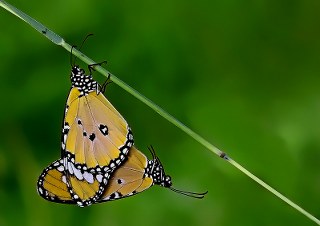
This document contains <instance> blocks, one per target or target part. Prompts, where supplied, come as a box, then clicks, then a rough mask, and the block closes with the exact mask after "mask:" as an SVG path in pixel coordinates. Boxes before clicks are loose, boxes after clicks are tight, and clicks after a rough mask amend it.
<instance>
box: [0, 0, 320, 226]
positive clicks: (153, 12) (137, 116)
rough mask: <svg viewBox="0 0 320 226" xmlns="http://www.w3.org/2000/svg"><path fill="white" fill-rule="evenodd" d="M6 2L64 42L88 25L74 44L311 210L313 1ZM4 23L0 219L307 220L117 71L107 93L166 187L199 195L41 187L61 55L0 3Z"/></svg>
mask: <svg viewBox="0 0 320 226" xmlns="http://www.w3.org/2000/svg"><path fill="white" fill-rule="evenodd" d="M10 3H11V4H13V5H14V6H16V7H18V8H19V9H21V10H22V11H24V12H26V13H27V14H29V15H30V16H32V17H33V18H35V19H37V20H38V21H40V22H41V23H43V24H44V25H46V26H48V27H49V28H50V29H52V30H53V31H55V32H57V33H58V34H59V35H61V36H62V37H64V38H65V39H66V41H68V42H69V43H70V44H78V45H79V44H80V43H81V41H82V40H83V38H84V36H85V35H86V34H88V33H94V34H95V36H93V37H92V38H90V39H89V40H88V41H87V42H86V44H85V46H84V48H83V52H85V53H86V54H87V55H89V56H90V57H92V58H93V59H95V60H96V61H102V60H107V61H108V65H107V68H108V69H109V70H110V71H111V72H112V73H114V74H115V75H116V76H118V77H119V78H120V79H122V80H124V81H125V82H127V83H128V84H129V85H131V86H133V87H134V88H135V89H137V90H138V91H139V92H141V93H143V94H144V95H146V96H147V97H148V98H150V99H152V100H153V101H155V102H156V103H157V104H159V105H160V106H162V107H163V108H164V109H166V110H167V111H168V112H170V113H171V114H173V115H174V116H176V117H177V119H179V120H181V121H182V122H184V123H185V124H186V125H188V126H190V127H191V128H192V129H194V130H195V131H196V132H198V133H199V134H201V135H203V136H204V137H205V138H207V139H208V140H209V141H210V142H212V143H213V144H215V145H216V146H218V147H219V148H221V149H222V150H224V151H226V152H227V153H228V154H229V155H230V156H231V157H233V158H234V159H235V160H236V161H238V162H239V163H240V164H242V165H244V166H245V167H246V168H248V169H249V170H250V171H252V172H254V173H256V175H257V176H259V177H261V178H262V179H263V180H265V181H266V182H268V183H270V184H271V185H272V186H274V187H275V188H277V189H278V190H279V191H280V192H283V193H284V194H285V195H287V196H288V197H289V198H291V199H292V200H293V201H295V202H297V203H298V204H300V205H301V206H302V207H303V208H305V209H306V210H308V211H310V212H311V213H313V214H314V215H315V216H317V217H318V218H319V217H320V212H319V206H318V205H319V202H320V171H319V165H320V151H319V150H320V126H319V125H320V92H319V86H320V69H319V65H320V64H319V62H320V54H319V53H320V41H319V40H320V29H319V21H320V14H319V11H320V2H319V1H318V0H306V1H286V0H284V1H275V0H271V1H263V0H262V1H261V0H260V1H208V0H198V1H183V0H172V1H167V0H165V1H160V2H159V1H146V0H140V1H114V0H108V1H99V0H90V1H89V0H82V1H76V0H69V1H61V0H60V1H59V0H58V1H45V2H44V1H39V0H30V1H22V0H11V1H10ZM0 27H1V35H0V49H1V51H0V59H1V63H0V74H1V76H0V92H1V108H0V109H1V110H0V111H1V114H0V126H1V130H0V137H1V139H0V180H1V185H0V200H1V207H0V208H1V209H0V210H1V211H0V225H1V226H11V225H26V226H38V225H39V226H40V225H41V226H42V225H47V226H53V225H59V226H66V225H68V226H70V225H77V226H82V225H92V226H100V225H101V226H102V225H113V226H116V225H185V226H186V225H220V226H222V225H261V226H264V225H314V223H313V222H311V221H309V220H308V219H307V218H305V217H304V216H302V215H301V214H300V213H298V212H297V211H295V210H294V209H292V208H290V207H288V206H287V205H285V204H284V203H283V202H281V201H280V200H278V199H277V198H275V197H274V196H273V195H271V194H270V193H268V192H266V191H265V190H264V189H261V187H260V186H258V185H257V184H255V183H254V182H252V181H251V180H250V179H249V178H247V177H245V176H244V175H243V174H241V173H240V172H239V171H237V170H236V169H235V168H233V167H231V166H230V165H229V164H226V163H225V162H223V161H221V159H219V158H217V157H216V156H214V155H212V154H211V153H210V152H208V151H207V150H205V148H204V147H202V146H200V145H199V144H198V143H197V142H195V141H194V140H192V139H190V137H188V136H186V135H185V134H184V133H182V132H181V131H180V130H178V129H177V128H175V127H174V126H172V125H171V124H169V123H168V122H167V121H165V120H164V119H162V118H161V117H159V116H158V115H157V114H156V113H155V112H153V111H151V110H150V109H148V108H147V107H146V106H145V105H143V104H142V103H140V102H139V101H137V100H136V99H134V98H133V97H132V96H130V95H129V94H127V93H126V92H125V91H123V90H121V89H120V88H119V87H117V86H116V85H114V84H111V85H109V86H108V87H107V91H106V96H107V97H108V98H109V100H110V101H111V102H112V103H113V104H114V106H115V107H116V108H117V109H118V110H119V111H120V112H121V113H122V114H123V116H124V117H125V118H126V119H127V121H128V122H129V124H130V125H131V127H132V128H133V132H134V135H135V143H136V145H137V146H138V147H139V148H140V149H141V150H143V151H144V152H145V153H146V154H148V153H147V149H146V147H147V145H150V144H152V145H153V146H154V147H155V148H156V150H157V153H158V155H159V157H160V158H161V160H162V162H163V163H164V166H165V168H166V172H167V173H168V174H170V175H171V176H172V177H173V181H174V185H175V187H177V188H181V189H185V190H194V191H205V190H208V191H209V193H208V195H207V197H206V198H205V199H203V200H194V199H191V198H187V197H183V196H180V195H178V194H175V193H173V192H171V191H169V190H166V189H163V188H159V187H153V188H151V189H149V190H147V191H146V192H143V193H142V194H139V195H137V196H135V197H131V198H128V199H123V200H119V201H113V202H109V203H105V204H99V205H93V206H92V207H89V208H79V207H76V206H67V205H61V204H55V203H50V202H47V201H45V200H43V199H42V198H40V197H39V196H38V195H37V192H36V189H35V187H36V180H37V177H38V175H39V174H40V172H41V171H42V169H43V168H44V167H46V166H47V165H48V164H49V163H50V162H52V161H53V160H55V159H57V158H58V156H59V155H60V131H61V121H62V116H63V111H64V104H65V100H66V97H67V94H68V91H69V87H70V81H69V74H70V62H69V57H70V55H69V53H68V52H66V51H65V50H64V49H62V48H60V47H58V46H55V45H53V44H52V43H50V42H49V41H48V40H47V39H45V38H44V37H42V36H41V35H39V34H38V33H37V32H35V31H34V30H33V29H32V28H31V27H29V26H27V25H26V24H25V23H23V22H22V21H20V20H19V19H17V18H16V17H14V16H12V15H11V14H9V13H8V12H6V11H5V10H3V9H1V15H0ZM79 63H80V64H81V62H79ZM82 66H83V67H85V65H82ZM95 78H96V79H98V80H99V81H104V80H105V78H104V77H102V76H100V75H99V74H98V73H96V74H95Z"/></svg>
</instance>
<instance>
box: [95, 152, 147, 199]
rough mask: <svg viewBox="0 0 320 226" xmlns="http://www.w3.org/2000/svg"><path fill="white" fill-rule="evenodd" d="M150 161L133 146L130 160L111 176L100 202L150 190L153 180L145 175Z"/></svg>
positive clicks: (129, 156)
mask: <svg viewBox="0 0 320 226" xmlns="http://www.w3.org/2000/svg"><path fill="white" fill-rule="evenodd" d="M148 161H149V160H148V159H147V158H146V156H145V155H144V154H143V153H141V152H140V151H139V150H138V149H136V148H135V147H134V146H132V147H131V149H130V153H129V155H128V160H127V161H126V162H125V163H124V164H123V165H122V166H121V167H120V168H118V169H117V170H116V171H115V172H114V173H113V174H112V175H111V177H110V179H109V182H108V185H107V187H106V189H105V191H104V193H103V195H102V196H101V197H100V199H99V202H106V201H110V200H115V199H120V198H125V197H128V196H131V195H134V194H137V193H140V192H142V191H144V190H146V189H148V188H150V187H151V186H152V185H153V179H152V178H151V177H149V176H147V175H146V174H145V170H146V168H147V167H148Z"/></svg>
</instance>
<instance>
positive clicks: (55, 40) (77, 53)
mask: <svg viewBox="0 0 320 226" xmlns="http://www.w3.org/2000/svg"><path fill="white" fill-rule="evenodd" d="M0 6H1V7H3V8H5V9H6V10H7V11H9V12H11V13H12V14H14V15H15V16H17V17H18V18H20V19H22V20H23V21H25V22H26V23H28V24H29V25H30V26H32V27H33V28H34V29H36V30H37V31H38V32H40V33H41V34H42V35H44V36H45V37H47V38H48V39H49V40H50V41H52V42H53V43H54V44H56V45H60V46H62V47H63V48H65V49H66V50H67V51H69V52H70V51H71V45H69V44H68V43H66V42H65V41H64V39H63V38H61V37H60V36H59V35H57V34H56V33H54V32H53V31H51V30H49V29H48V28H47V27H45V26H44V25H42V24H41V23H39V22H38V21H36V20H34V19H33V18H32V17H30V16H28V15H27V14H25V13H23V12H22V11H20V10H18V9H17V8H15V7H14V6H12V5H10V4H8V3H6V2H5V1H3V0H0ZM72 53H73V54H74V55H75V56H77V57H78V58H80V59H81V60H82V61H84V62H85V63H87V64H93V63H95V62H94V61H93V60H92V59H90V58H89V57H87V56H86V55H84V54H83V53H81V52H80V51H78V50H77V49H75V48H74V49H73V50H72ZM95 69H96V70H97V71H98V72H100V73H101V74H103V75H104V76H108V75H109V74H110V75H111V80H112V81H113V82H114V83H115V84H117V85H118V86H120V87H121V88H123V89H124V90H126V91H127V92H129V93H130V94H132V95H133V96H134V97H136V98H137V99H139V100H140V101H142V102H143V103H145V104H146V105H148V106H149V107H150V108H152V109H153V110H154V111H156V112H157V113H158V114H160V115H161V116H162V117H164V118H165V119H167V120H168V121H169V122H171V123H172V124H174V125H175V126H177V127H178V128H179V129H181V130H182V131H184V132H185V133H187V134H188V135H189V136H191V137H192V138H193V139H195V140H196V141H198V142H199V143H200V144H202V145H203V146H204V147H206V148H207V149H208V150H210V151H211V152H213V153H215V154H216V155H218V156H219V157H221V158H222V159H224V160H226V161H227V162H229V163H230V164H232V165H233V166H234V167H236V168H237V169H238V170H240V171H241V172H242V173H244V174H245V175H247V176H248V177H250V178H251V179H252V180H254V181H255V182H257V183H258V184H260V185H261V186H262V187H264V188H265V189H267V190H268V191H269V192H271V193H272V194H274V195H275V196H277V197H278V198H280V199H281V200H282V201H284V202H286V203H287V204H288V205H290V206H291V207H293V208H294V209H296V210H297V211H299V212H300V213H302V214H303V215H305V216H306V217H308V218H309V219H310V220H312V221H313V222H315V223H316V224H318V225H320V221H319V219H317V218H316V217H314V216H313V215H311V214H310V213H308V212H307V211H306V210H304V209H303V208H301V207H300V206H299V205H297V204H295V203H294V202H292V201H291V200H290V199H288V198H287V197H285V196H284V195H282V194H281V193H279V192H278V191H277V190H275V189H274V188H272V187H271V186H269V185H268V184H266V183H265V182H264V181H262V180H261V179H259V178H258V177H256V176H255V175H254V174H252V173H251V172H249V171H248V170H246V169H245V168H244V167H242V166H241V165H240V164H238V163H237V162H236V161H234V160H233V159H231V158H230V157H229V156H228V155H227V154H225V153H224V152H222V151H220V150H219V149H218V148H217V147H215V146H214V145H212V144H211V143H210V142H208V141H207V140H205V139H204V138H203V137H201V136H200V135H199V134H197V133H195V132H194V131H193V130H191V129H190V128H188V127H187V126H185V125H184V124H183V123H181V122H180V121H178V120H177V119H176V118H174V117H173V116H172V115H170V114H169V113H167V112H166V111H164V110H163V109H162V108H161V107H159V106H158V105H156V104H155V103H153V102H152V101H151V100H149V99H148V98H146V97H145V96H143V95H141V94H140V93H139V92H137V91H136V90H134V89H133V88H132V87H130V86H129V85H127V84H126V83H124V82H123V81H121V80H120V79H119V78H117V77H116V76H114V75H112V74H111V73H110V72H108V71H107V70H106V69H104V68H102V67H101V66H95Z"/></svg>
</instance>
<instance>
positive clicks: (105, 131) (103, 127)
mask: <svg viewBox="0 0 320 226" xmlns="http://www.w3.org/2000/svg"><path fill="white" fill-rule="evenodd" d="M99 130H100V132H101V133H102V134H103V135H105V136H107V135H108V133H109V129H108V127H107V126H106V125H102V124H100V125H99Z"/></svg>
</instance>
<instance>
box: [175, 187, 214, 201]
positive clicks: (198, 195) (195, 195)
mask: <svg viewBox="0 0 320 226" xmlns="http://www.w3.org/2000/svg"><path fill="white" fill-rule="evenodd" d="M169 189H170V190H171V191H174V192H176V193H178V194H181V195H185V196H188V197H191V198H196V199H202V198H203V197H204V196H205V195H206V194H207V193H208V191H206V192H203V193H198V192H191V191H182V190H178V189H176V188H173V187H169Z"/></svg>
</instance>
